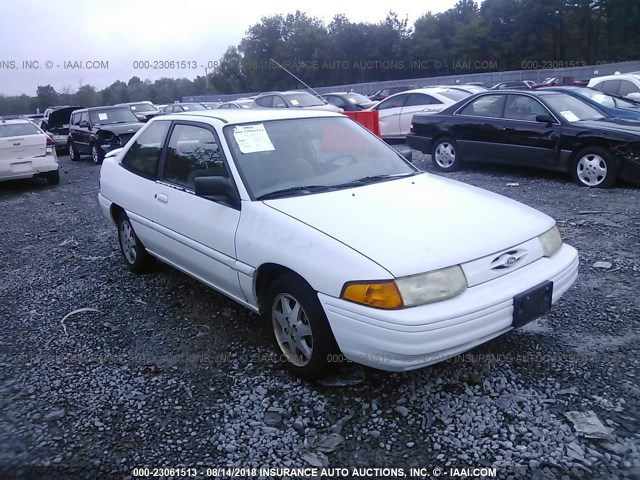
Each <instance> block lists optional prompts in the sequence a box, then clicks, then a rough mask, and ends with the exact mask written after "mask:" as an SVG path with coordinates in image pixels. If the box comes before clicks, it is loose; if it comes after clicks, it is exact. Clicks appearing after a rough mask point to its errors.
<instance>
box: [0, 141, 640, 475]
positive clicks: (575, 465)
mask: <svg viewBox="0 0 640 480" xmlns="http://www.w3.org/2000/svg"><path fill="white" fill-rule="evenodd" d="M414 155H415V158H414V161H415V162H416V164H417V165H419V166H421V168H425V169H426V170H428V171H429V172H431V173H434V170H433V169H432V167H431V166H430V165H427V164H425V163H423V162H422V160H424V157H423V156H422V155H420V154H418V153H417V152H414ZM60 162H61V182H60V185H58V186H48V185H46V183H44V182H40V181H15V182H3V183H0V219H1V220H0V222H1V223H0V225H1V228H0V275H1V278H2V281H1V282H0V299H1V302H0V333H1V334H0V407H1V408H0V478H2V479H12V478H41V479H46V478H69V479H75V478H105V479H106V478H116V479H123V478H134V476H133V469H134V468H136V467H144V466H148V467H152V468H153V467H180V466H183V467H189V468H191V467H193V468H198V469H199V472H202V471H203V470H202V469H204V468H205V467H223V466H236V467H244V468H250V467H255V468H259V467H283V468H284V467H304V466H312V465H316V466H328V467H348V468H353V467H381V468H382V467H402V468H404V469H406V472H405V473H406V474H407V475H409V470H408V469H409V468H411V467H428V468H429V469H430V470H431V471H432V470H433V468H435V467H440V468H442V469H444V474H443V476H442V477H441V478H449V477H452V476H453V475H452V473H454V472H452V471H451V470H450V468H452V467H454V468H478V467H495V469H496V472H497V477H496V478H500V479H506V478H535V479H542V478H561V479H567V478H569V479H571V478H576V479H577V478H589V479H592V478H603V479H605V478H606V479H615V478H640V433H639V429H638V426H639V421H638V412H639V411H640V371H639V368H638V367H639V362H640V359H639V357H638V350H639V349H638V345H639V340H640V295H639V292H640V256H639V255H638V252H639V247H640V241H639V240H640V208H639V205H640V189H638V188H636V187H630V186H628V185H621V186H617V187H616V188H613V189H611V190H589V189H585V188H581V187H579V186H577V185H574V184H573V183H571V181H570V179H569V178H568V177H566V176H564V175H560V174H551V173H544V172H535V171H526V172H524V173H523V172H519V171H518V170H516V169H509V168H497V167H489V166H483V167H474V168H471V167H469V168H466V169H464V170H463V171H461V172H458V173H455V174H449V175H448V176H449V177H450V178H454V179H456V180H460V181H463V182H467V183H471V184H474V185H477V186H479V187H482V188H486V189H488V190H491V191H494V192H497V193H500V194H502V195H505V196H508V197H510V198H513V199H516V200H519V201H522V202H523V203H526V204H528V205H531V206H533V207H535V208H537V209H539V210H542V211H544V212H545V213H548V214H550V215H551V216H553V217H554V218H555V219H556V220H557V221H558V223H559V225H560V228H561V231H562V233H563V235H564V237H565V240H566V242H567V243H570V244H571V245H573V246H575V247H576V248H577V249H578V251H579V252H580V261H581V266H580V273H579V278H578V281H577V283H576V284H575V286H574V287H573V288H572V289H571V290H570V291H569V292H568V293H567V294H565V296H564V297H563V298H562V299H561V300H560V302H559V303H557V304H556V305H555V306H554V308H553V310H552V311H551V313H550V314H549V315H547V316H546V317H544V318H542V319H540V320H538V321H537V322H535V323H533V324H531V325H529V326H527V327H525V328H524V329H522V330H518V331H514V332H511V333H509V334H507V335H504V336H503V337H501V338H498V339H496V340H494V341H492V342H490V343H489V344H486V345H484V346H481V347H479V348H476V349H475V350H473V351H472V352H470V353H469V354H467V355H463V356H460V357H457V358H455V359H452V360H450V361H448V362H444V363H441V364H438V365H435V366H432V367H430V368H426V369H422V370H419V371H413V372H409V373H403V374H390V373H385V372H380V371H374V370H371V369H366V368H360V367H357V366H356V365H354V364H345V365H343V366H342V367H341V368H340V370H339V371H338V374H337V375H336V376H334V377H331V378H327V379H326V381H323V382H322V383H315V384H309V383H305V382H302V381H300V380H298V379H295V378H293V377H291V376H290V375H289V374H287V373H286V372H285V371H284V369H283V368H282V367H281V366H280V365H278V364H276V363H275V362H274V361H273V356H272V352H273V350H272V347H271V344H270V332H269V329H268V328H267V327H265V326H264V325H262V324H261V323H260V322H259V318H258V317H257V316H256V315H254V314H252V313H250V312H248V311H247V310H245V309H243V308H242V307H240V306H237V305H236V304H235V303H233V302H232V301H231V300H228V299H226V298H224V297H222V296H221V295H219V294H217V293H216V292H214V291H212V290H210V289H208V288H206V287H205V286H203V285H201V284H199V283H197V282H196V281H195V280H192V279H191V278H189V277H187V276H186V275H184V274H182V273H179V272H178V271H176V270H174V269H172V268H170V267H168V266H164V265H162V264H157V265H156V266H155V267H154V270H153V271H152V272H151V273H150V274H147V275H142V276H136V275H134V274H131V273H129V272H128V270H127V268H126V266H125V264H124V262H123V261H122V259H121V258H120V251H119V249H118V244H117V239H116V232H115V228H114V227H112V226H111V225H110V224H109V223H108V222H107V220H106V219H105V218H104V217H103V216H102V214H101V212H100V210H99V207H98V204H97V198H96V195H97V192H98V174H99V168H98V167H97V166H95V165H93V164H92V163H91V161H90V159H89V158H88V157H86V158H85V159H83V160H82V161H80V162H75V163H72V162H70V160H69V158H68V157H61V158H60ZM514 184H517V185H514ZM508 185H511V186H508ZM408 234H409V233H408ZM470 241H472V240H470ZM598 262H600V263H598ZM82 308H88V309H95V310H97V311H93V310H85V311H80V312H76V313H74V314H73V315H71V316H69V317H67V318H66V319H65V320H64V322H63V321H62V319H63V317H65V315H67V314H68V313H70V312H73V311H74V310H77V309H82ZM336 380H337V381H342V382H343V383H350V385H346V386H335V385H333V386H332V385H324V384H323V383H325V384H330V383H332V381H334V382H333V383H335V381H336ZM569 412H579V413H580V414H585V415H586V414H587V413H588V412H592V414H593V416H594V417H596V418H597V419H598V420H599V422H601V425H596V426H598V427H599V430H600V432H601V433H602V435H604V436H606V438H589V436H590V435H589V434H588V433H587V434H586V435H587V436H585V434H583V433H581V432H580V431H579V429H580V426H581V425H582V423H583V422H580V421H579V420H580V419H578V420H576V422H577V423H574V422H573V421H572V420H571V419H572V418H574V417H573V414H571V413H569ZM574 420H575V418H574ZM591 436H592V435H591ZM368 473H369V474H368V475H365V476H364V478H374V477H382V476H383V475H382V473H381V472H380V471H369V472H368ZM467 473H469V472H467ZM275 476H278V475H275ZM422 476H423V478H428V477H427V475H426V474H424V475H422ZM477 476H478V474H477V473H476V474H473V473H469V475H468V476H467V477H466V478H475V477H477ZM249 477H253V475H249V476H247V477H246V478H249ZM418 477H419V475H414V476H413V478H418ZM331 478H339V475H338V476H333V477H331ZM462 478H464V477H462Z"/></svg>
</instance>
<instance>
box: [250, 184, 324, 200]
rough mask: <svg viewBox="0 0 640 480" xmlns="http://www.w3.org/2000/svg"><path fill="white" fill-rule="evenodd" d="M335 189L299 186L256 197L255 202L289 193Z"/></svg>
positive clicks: (322, 186)
mask: <svg viewBox="0 0 640 480" xmlns="http://www.w3.org/2000/svg"><path fill="white" fill-rule="evenodd" d="M334 188H335V187H333V186H331V185H301V186H299V187H289V188H283V189H282V190H275V191H273V192H269V193H265V194H264V195H260V196H259V197H256V200H268V199H270V198H279V197H286V196H287V195H289V194H291V193H297V192H300V193H314V192H320V191H323V190H333V189H334Z"/></svg>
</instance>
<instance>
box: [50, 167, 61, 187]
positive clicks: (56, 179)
mask: <svg viewBox="0 0 640 480" xmlns="http://www.w3.org/2000/svg"><path fill="white" fill-rule="evenodd" d="M47 182H49V185H57V184H59V183H60V170H56V171H55V172H50V173H47Z"/></svg>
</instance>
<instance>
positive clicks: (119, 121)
mask: <svg viewBox="0 0 640 480" xmlns="http://www.w3.org/2000/svg"><path fill="white" fill-rule="evenodd" d="M137 122H138V120H135V121H131V120H118V121H117V122H111V123H112V124H116V123H137Z"/></svg>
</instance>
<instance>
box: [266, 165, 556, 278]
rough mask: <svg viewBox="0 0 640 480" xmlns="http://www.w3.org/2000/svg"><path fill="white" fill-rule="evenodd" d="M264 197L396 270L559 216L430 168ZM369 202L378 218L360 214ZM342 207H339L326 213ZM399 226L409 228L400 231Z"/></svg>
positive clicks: (520, 236)
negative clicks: (353, 184) (315, 190)
mask: <svg viewBox="0 0 640 480" xmlns="http://www.w3.org/2000/svg"><path fill="white" fill-rule="evenodd" d="M266 203H267V204H269V205H271V206H273V208H276V209H278V210H280V211H282V212H283V213H286V214H287V215H290V216H291V217H294V218H297V219H299V220H300V221H301V222H304V223H306V224H308V225H313V226H314V227H315V228H317V229H319V230H320V231H322V232H326V233H327V234H328V235H330V236H331V237H333V238H335V239H337V240H339V241H341V242H343V243H344V244H346V245H349V246H351V247H352V248H353V249H354V250H356V251H358V252H360V253H362V254H363V255H365V256H366V257H368V258H371V259H375V260H376V262H377V263H379V264H380V265H382V266H383V267H384V268H385V269H387V270H388V271H390V272H391V273H392V274H393V275H394V276H396V277H401V276H405V275H412V274H415V273H420V272H427V271H430V270H436V269H439V268H443V267H448V266H450V265H457V264H460V263H464V262H467V261H470V260H474V259H476V258H480V257H484V256H485V255H487V254H493V253H494V252H499V251H501V250H505V249H508V248H509V247H512V246H515V245H518V244H519V243H522V242H523V241H525V240H529V239H531V238H534V237H536V236H537V235H539V234H540V233H542V232H544V231H546V230H548V229H549V228H551V227H553V225H554V223H555V222H554V221H553V219H551V218H550V217H548V216H546V215H544V214H542V213H540V212H538V211H536V210H534V209H532V208H530V207H527V206H525V205H522V204H520V203H517V202H515V201H513V200H506V199H505V198H504V197H501V196H499V195H496V194H493V193H490V192H487V191H486V190H482V189H479V188H476V187H473V186H470V185H466V184H463V183H460V182H456V181H453V180H449V179H446V178H442V177H437V176H432V175H428V174H422V175H418V176H415V177H409V178H405V179H399V180H395V181H390V182H381V183H376V184H373V185H369V186H367V187H366V188H364V187H359V188H355V189H348V190H339V191H336V192H327V193H325V194H322V195H309V196H305V197H294V198H285V199H279V200H269V201H267V202H266ZM371 205H375V208H374V209H373V210H374V211H375V217H376V218H379V219H381V220H378V221H372V220H371V218H368V217H366V216H365V217H363V216H362V215H361V214H360V212H362V211H366V210H367V209H368V208H372V207H371ZM338 211H339V212H340V215H327V213H326V212H338ZM400 211H402V212H403V214H402V215H398V212H400ZM515 219H517V222H514V220H515ZM437 225H446V226H447V227H446V228H439V227H437ZM398 232H411V235H402V236H399V235H398ZM495 232H500V235H496V233H495ZM469 238H473V242H469ZM443 246H446V247H447V248H443ZM408 252H411V253H410V254H409V253H408ZM408 257H410V259H409V258H408Z"/></svg>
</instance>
